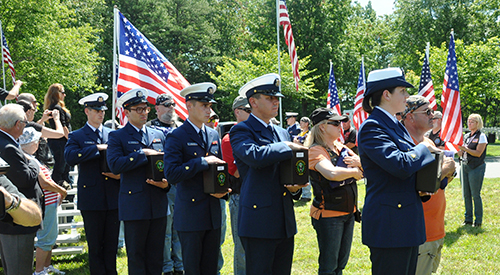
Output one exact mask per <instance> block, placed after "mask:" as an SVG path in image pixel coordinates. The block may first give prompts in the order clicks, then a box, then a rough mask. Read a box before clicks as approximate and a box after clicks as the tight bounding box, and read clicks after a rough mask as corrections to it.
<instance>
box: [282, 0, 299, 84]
mask: <svg viewBox="0 0 500 275" xmlns="http://www.w3.org/2000/svg"><path fill="white" fill-rule="evenodd" d="M279 5H280V6H279V21H280V25H282V26H283V32H284V34H285V42H286V44H287V45H288V54H289V55H290V61H291V62H292V71H293V80H294V82H295V89H297V91H298V90H299V80H300V76H299V59H298V57H297V51H296V50H295V42H294V41H293V32H292V23H291V22H290V17H289V16H288V9H287V8H286V3H285V0H280V2H279Z"/></svg>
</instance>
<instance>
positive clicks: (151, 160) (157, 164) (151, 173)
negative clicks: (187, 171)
mask: <svg viewBox="0 0 500 275" xmlns="http://www.w3.org/2000/svg"><path fill="white" fill-rule="evenodd" d="M147 158H148V164H147V166H146V179H152V180H154V181H161V180H162V179H163V178H164V177H165V175H164V174H163V166H164V162H163V153H161V154H160V155H152V156H147Z"/></svg>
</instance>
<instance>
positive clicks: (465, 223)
mask: <svg viewBox="0 0 500 275" xmlns="http://www.w3.org/2000/svg"><path fill="white" fill-rule="evenodd" d="M462 225H472V222H468V221H464V222H463V223H462Z"/></svg>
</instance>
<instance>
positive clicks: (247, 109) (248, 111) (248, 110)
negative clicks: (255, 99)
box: [236, 108, 252, 114]
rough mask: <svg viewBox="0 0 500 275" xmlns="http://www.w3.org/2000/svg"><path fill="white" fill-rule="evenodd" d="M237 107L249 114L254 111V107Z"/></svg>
mask: <svg viewBox="0 0 500 275" xmlns="http://www.w3.org/2000/svg"><path fill="white" fill-rule="evenodd" d="M236 109H238V110H242V111H244V112H247V113H249V114H250V113H251V112H252V109H250V108H236Z"/></svg>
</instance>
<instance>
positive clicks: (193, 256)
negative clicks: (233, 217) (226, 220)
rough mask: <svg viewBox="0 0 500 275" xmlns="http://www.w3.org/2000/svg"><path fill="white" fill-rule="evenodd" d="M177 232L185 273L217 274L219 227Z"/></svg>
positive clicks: (190, 274) (188, 274)
mask: <svg viewBox="0 0 500 275" xmlns="http://www.w3.org/2000/svg"><path fill="white" fill-rule="evenodd" d="M177 233H178V234H179V239H180V241H181V248H182V261H183V263H184V272H185V274H186V275H200V274H207V275H215V274H217V262H218V260H219V251H220V235H221V229H220V228H217V229H213V230H205V231H177Z"/></svg>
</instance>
